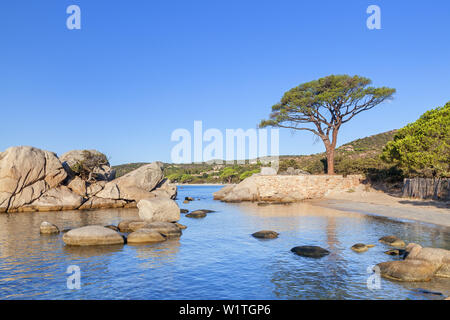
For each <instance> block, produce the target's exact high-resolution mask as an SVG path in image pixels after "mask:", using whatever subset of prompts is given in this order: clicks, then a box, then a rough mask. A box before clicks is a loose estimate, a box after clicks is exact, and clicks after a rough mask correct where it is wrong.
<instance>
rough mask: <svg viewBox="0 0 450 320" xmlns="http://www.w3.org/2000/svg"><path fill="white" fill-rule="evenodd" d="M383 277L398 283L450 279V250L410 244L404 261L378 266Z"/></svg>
mask: <svg viewBox="0 0 450 320" xmlns="http://www.w3.org/2000/svg"><path fill="white" fill-rule="evenodd" d="M377 267H378V268H379V271H380V273H381V275H382V276H383V277H385V278H387V279H391V280H396V281H408V282H416V281H430V280H431V279H432V278H433V277H440V278H450V250H445V249H438V248H423V247H422V246H421V245H419V244H416V243H409V244H408V245H407V246H406V248H405V249H404V255H403V260H396V261H388V262H382V263H379V264H378V265H377Z"/></svg>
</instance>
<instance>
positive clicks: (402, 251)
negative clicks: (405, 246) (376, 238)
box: [384, 249, 406, 256]
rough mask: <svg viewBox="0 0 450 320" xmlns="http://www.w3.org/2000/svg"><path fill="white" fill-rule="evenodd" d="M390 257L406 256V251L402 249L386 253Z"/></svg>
mask: <svg viewBox="0 0 450 320" xmlns="http://www.w3.org/2000/svg"><path fill="white" fill-rule="evenodd" d="M384 253H385V254H388V255H390V256H404V255H405V253H406V251H405V250H402V249H392V250H388V251H385V252H384Z"/></svg>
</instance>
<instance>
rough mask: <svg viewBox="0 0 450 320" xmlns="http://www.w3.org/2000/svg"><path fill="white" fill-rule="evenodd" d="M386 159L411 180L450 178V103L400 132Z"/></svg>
mask: <svg viewBox="0 0 450 320" xmlns="http://www.w3.org/2000/svg"><path fill="white" fill-rule="evenodd" d="M382 159H383V160H384V161H386V162H387V163H393V164H395V165H397V166H398V167H399V168H400V169H402V170H403V171H404V172H405V174H406V175H407V176H410V177H414V176H420V177H450V102H448V103H447V104H446V105H445V106H444V107H439V108H436V109H433V110H430V111H427V112H425V113H424V114H423V115H422V116H421V117H420V118H419V119H418V120H417V121H416V122H413V123H411V124H408V125H407V126H406V127H404V128H402V129H400V130H399V131H398V132H397V134H396V135H395V136H394V140H393V141H391V142H389V143H388V144H387V145H386V147H385V148H384V150H383V154H382Z"/></svg>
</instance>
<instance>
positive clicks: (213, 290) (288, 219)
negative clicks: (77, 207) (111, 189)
mask: <svg viewBox="0 0 450 320" xmlns="http://www.w3.org/2000/svg"><path fill="white" fill-rule="evenodd" d="M219 188H220V187H217V186H201V187H197V186H183V187H179V192H178V198H179V199H184V197H185V196H192V197H194V198H196V200H195V201H193V202H191V203H189V204H182V201H180V200H178V203H179V205H180V207H181V208H187V209H189V210H194V209H212V210H216V211H217V212H215V213H210V214H208V216H207V217H206V218H204V219H198V220H197V219H189V218H186V217H184V215H183V217H182V218H181V221H180V222H181V223H183V224H185V225H187V226H188V229H186V230H184V232H183V236H182V237H181V239H179V240H171V241H167V242H165V243H161V244H152V245H139V246H132V245H123V246H122V245H120V246H109V247H85V248H75V247H66V246H65V245H64V243H63V242H62V239H61V238H62V235H56V236H41V235H40V234H39V225H40V223H41V222H42V221H49V222H52V223H55V224H57V225H58V226H59V227H60V228H61V229H64V228H74V227H80V226H85V225H89V224H104V225H106V224H117V223H118V222H119V221H120V220H122V219H128V218H137V217H138V213H137V210H136V209H121V210H102V211H88V212H79V211H73V212H53V213H19V214H10V215H7V214H3V215H0V299H441V297H440V296H436V295H432V294H424V293H422V292H421V291H420V290H419V288H423V289H428V290H432V291H439V292H442V293H444V294H445V295H450V279H441V280H434V281H432V282H430V283H410V284H404V283H398V282H392V281H389V280H385V279H382V280H381V289H379V290H373V291H371V290H369V289H367V285H366V283H367V278H368V277H369V276H370V274H368V273H367V268H368V267H370V266H372V265H374V264H376V263H379V262H382V261H389V260H393V259H394V258H392V257H390V256H387V255H385V254H384V253H383V251H386V250H387V249H388V247H386V246H384V245H381V244H379V243H378V242H377V240H378V238H380V237H381V236H384V235H391V234H394V235H397V236H399V237H400V238H402V239H405V240H406V241H410V242H417V243H420V244H422V245H423V246H432V247H439V248H445V249H450V230H449V229H448V228H447V229H445V228H438V227H434V226H430V225H425V224H420V223H407V222H398V221H393V220H388V219H384V218H379V217H374V216H367V215H361V214H357V213H345V212H341V211H335V210H331V209H324V208H317V207H313V206H311V205H308V204H295V205H271V206H257V205H256V204H250V203H248V204H225V203H221V202H218V201H213V200H212V193H213V192H215V191H217V190H218V189H219ZM197 199H199V200H197ZM262 229H269V230H275V231H278V232H280V237H279V238H278V239H274V240H257V239H254V238H253V237H251V233H253V232H255V231H258V230H262ZM358 242H363V243H368V244H371V243H372V244H376V247H375V248H372V249H369V251H368V252H366V253H362V254H358V253H355V252H353V251H351V250H350V247H351V246H352V245H353V244H355V243H358ZM298 245H318V246H321V247H324V248H326V249H328V250H330V251H331V252H332V253H331V254H330V255H329V256H327V257H324V258H322V259H319V260H317V259H311V258H302V257H299V256H296V255H294V254H293V253H291V252H290V249H291V248H292V247H294V246H298ZM71 265H78V266H79V267H80V268H81V290H69V289H67V286H66V281H67V276H68V274H67V273H66V270H67V268H68V266H71Z"/></svg>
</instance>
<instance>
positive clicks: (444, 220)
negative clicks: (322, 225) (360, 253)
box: [308, 190, 450, 228]
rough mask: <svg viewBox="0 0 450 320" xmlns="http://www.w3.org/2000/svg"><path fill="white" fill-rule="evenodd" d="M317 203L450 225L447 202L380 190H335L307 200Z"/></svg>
mask: <svg viewBox="0 0 450 320" xmlns="http://www.w3.org/2000/svg"><path fill="white" fill-rule="evenodd" d="M308 202H309V203H311V204H312V205H315V206H320V207H327V208H332V209H336V210H340V211H347V212H348V211H351V212H357V213H362V214H370V215H377V216H383V217H387V218H393V219H397V220H411V221H418V222H422V223H429V224H434V225H438V226H441V227H446V228H450V206H449V205H450V204H449V203H448V202H440V201H432V200H419V199H408V198H398V197H393V196H390V195H388V194H385V193H383V192H379V191H368V192H365V191H361V190H358V191H356V192H354V193H335V194H330V195H328V196H327V197H326V198H323V199H315V200H308Z"/></svg>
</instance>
